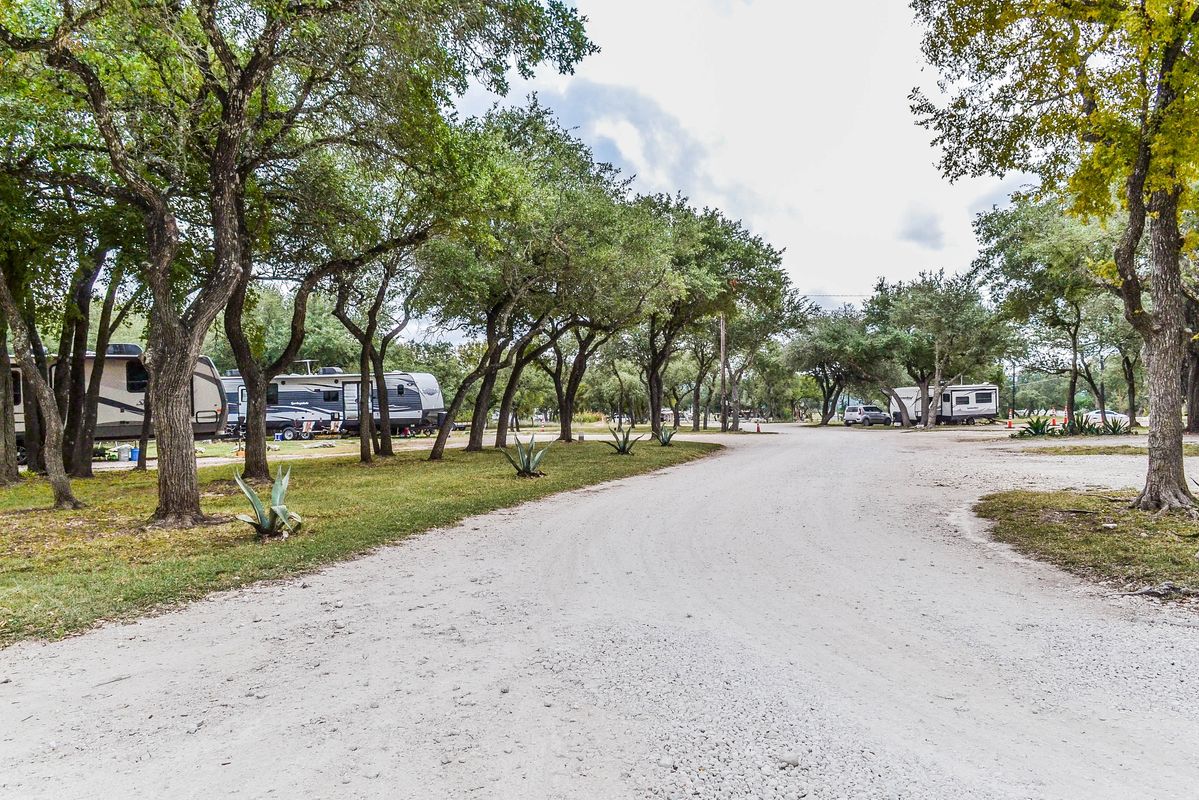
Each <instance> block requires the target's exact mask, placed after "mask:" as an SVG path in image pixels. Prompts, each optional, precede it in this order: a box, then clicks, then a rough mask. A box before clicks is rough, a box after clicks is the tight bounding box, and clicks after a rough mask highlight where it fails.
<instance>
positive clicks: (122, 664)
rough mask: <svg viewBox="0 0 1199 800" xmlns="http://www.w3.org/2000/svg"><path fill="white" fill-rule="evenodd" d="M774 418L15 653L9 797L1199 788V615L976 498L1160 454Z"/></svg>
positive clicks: (5, 705)
mask: <svg viewBox="0 0 1199 800" xmlns="http://www.w3.org/2000/svg"><path fill="white" fill-rule="evenodd" d="M775 430H777V431H778V435H771V436H744V437H732V438H730V439H729V443H730V445H731V446H730V448H729V449H728V450H727V451H726V452H723V453H721V454H719V455H717V456H714V457H711V458H708V459H705V460H703V461H701V462H698V463H694V464H689V465H685V466H681V467H677V468H674V469H670V470H666V471H664V472H660V473H656V474H653V475H648V476H642V477H637V478H631V479H628V480H623V481H619V482H616V483H611V484H607V485H605V486H602V487H597V488H593V489H590V490H584V491H580V492H575V493H573V494H569V495H560V496H557V497H554V498H550V499H548V500H545V501H541V502H538V503H535V504H531V505H527V506H524V507H521V508H519V509H513V510H508V511H502V512H497V513H493V514H490V515H487V516H484V517H478V518H474V519H472V520H469V521H467V522H466V523H464V524H462V525H460V526H458V527H455V528H453V529H449V530H442V531H436V532H432V533H429V534H426V535H424V536H421V537H419V538H416V539H414V540H412V541H409V542H407V543H405V544H402V545H400V546H396V547H392V548H388V549H385V550H382V551H380V552H378V553H375V554H373V555H370V556H367V557H364V558H361V559H358V560H356V561H353V562H349V563H345V564H342V565H339V566H335V567H332V568H329V569H326V570H324V571H323V572H321V573H319V574H316V575H312V576H309V577H307V578H305V579H304V580H303V581H300V580H296V581H292V582H289V583H286V584H278V585H269V586H259V587H256V588H252V589H248V590H243V591H238V592H231V593H227V594H223V595H220V596H216V597H213V598H211V599H210V600H207V601H205V602H201V603H196V604H194V605H192V606H190V607H188V608H186V609H183V610H180V611H176V612H172V613H168V614H163V615H161V616H158V617H155V618H151V619H145V620H142V621H140V622H137V623H135V624H128V625H111V626H107V627H105V628H103V629H100V630H97V631H94V632H92V633H89V634H87V635H84V636H80V637H77V638H74V639H70V640H67V641H63V642H58V643H54V644H23V645H18V646H16V647H11V648H9V649H7V650H5V651H2V652H0V797H4V798H22V799H24V798H41V797H45V798H90V797H102V798H109V797H172V798H205V799H207V798H215V797H247V798H260V797H280V798H294V797H304V798H414V799H416V798H419V800H431V799H434V798H472V797H478V798H512V799H513V800H525V799H526V798H528V799H536V798H602V799H604V800H607V799H608V798H626V797H627V798H643V797H648V798H658V797H662V798H676V797H677V798H684V797H699V798H762V800H765V799H766V798H801V797H807V798H820V799H821V800H824V799H826V798H827V799H829V800H831V799H832V798H871V800H874V799H875V798H908V799H914V798H937V799H938V800H940V799H942V798H954V799H955V800H956V799H958V798H1013V799H1015V798H1020V799H1025V798H1068V799H1069V800H1077V799H1078V798H1088V800H1091V799H1094V798H1127V797H1137V798H1154V799H1157V798H1193V797H1195V795H1196V792H1197V791H1199V790H1197V789H1196V787H1197V786H1199V762H1197V760H1196V759H1195V757H1194V756H1195V748H1196V742H1197V741H1199V628H1197V625H1199V615H1197V614H1195V613H1194V612H1188V611H1186V610H1185V609H1180V608H1175V607H1168V606H1161V605H1158V604H1155V603H1153V602H1151V601H1147V600H1141V599H1134V598H1128V597H1120V596H1116V595H1115V594H1114V593H1112V592H1110V591H1106V590H1103V589H1100V588H1095V587H1088V586H1085V585H1083V584H1082V583H1080V582H1079V581H1077V580H1075V579H1074V578H1071V577H1069V576H1067V575H1065V574H1063V573H1060V572H1058V571H1056V570H1055V569H1053V568H1051V567H1048V566H1044V565H1041V564H1037V563H1033V562H1030V561H1028V560H1026V559H1023V558H1021V557H1019V556H1017V555H1015V554H1014V553H1012V552H1011V551H1010V550H1008V549H1006V548H1005V547H1003V546H1001V545H997V544H995V543H993V542H991V541H989V540H988V539H987V537H986V534H985V530H984V529H983V528H982V527H981V526H980V525H979V524H978V523H977V522H976V521H974V520H973V518H972V517H971V515H970V514H969V511H968V508H969V505H970V503H971V502H972V501H973V500H974V499H975V498H976V497H978V496H979V495H980V494H982V493H984V492H986V491H988V490H990V489H993V488H1006V487H1015V486H1029V487H1033V486H1035V487H1042V488H1048V487H1055V486H1057V487H1065V486H1081V485H1100V486H1116V487H1120V486H1131V485H1133V484H1135V483H1137V482H1138V480H1139V477H1140V470H1141V469H1142V461H1141V459H1140V458H1136V457H1086V458H1078V457H1074V458H1054V457H1050V456H1025V455H1019V454H1017V453H1015V452H1014V451H1013V445H1011V444H1009V443H1007V441H1006V440H1005V439H1001V438H999V437H1000V436H1001V434H1000V432H998V431H994V432H990V433H988V432H985V431H981V430H980V431H974V430H969V431H967V430H962V431H938V432H930V433H921V432H904V431H891V430H844V429H834V430H815V429H806V428H805V429H801V428H795V427H790V426H788V427H780V428H777V429H775ZM552 468H553V466H552V454H551V463H550V466H549V469H552Z"/></svg>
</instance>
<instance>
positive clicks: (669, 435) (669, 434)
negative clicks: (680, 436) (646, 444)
mask: <svg viewBox="0 0 1199 800" xmlns="http://www.w3.org/2000/svg"><path fill="white" fill-rule="evenodd" d="M678 432H679V429H678V428H662V429H661V430H660V431H658V444H660V445H662V446H663V447H670V440H671V439H673V438H674V435H675V434H676V433H678Z"/></svg>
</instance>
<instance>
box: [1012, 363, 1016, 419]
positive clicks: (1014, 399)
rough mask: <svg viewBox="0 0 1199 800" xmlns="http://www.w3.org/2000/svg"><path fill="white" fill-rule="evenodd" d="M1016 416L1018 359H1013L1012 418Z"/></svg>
mask: <svg viewBox="0 0 1199 800" xmlns="http://www.w3.org/2000/svg"><path fill="white" fill-rule="evenodd" d="M1015 415H1016V359H1014V358H1013V359H1012V416H1015Z"/></svg>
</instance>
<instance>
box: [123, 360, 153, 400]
mask: <svg viewBox="0 0 1199 800" xmlns="http://www.w3.org/2000/svg"><path fill="white" fill-rule="evenodd" d="M149 385H150V373H149V372H147V371H146V365H145V364H143V363H142V362H140V361H127V362H125V391H127V392H133V393H135V394H140V393H142V392H145V391H146V387H147V386H149Z"/></svg>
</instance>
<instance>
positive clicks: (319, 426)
mask: <svg viewBox="0 0 1199 800" xmlns="http://www.w3.org/2000/svg"><path fill="white" fill-rule="evenodd" d="M360 380H361V379H360V377H359V375H358V374H357V373H347V372H345V371H343V370H342V369H340V368H339V367H321V368H320V369H318V370H316V371H314V372H296V373H291V374H288V375H279V376H278V377H276V378H275V379H274V380H272V381H271V383H270V385H268V386H267V396H266V427H267V430H268V431H272V432H276V431H277V432H280V433H282V435H283V438H284V439H287V440H291V439H296V438H304V437H306V436H309V435H311V433H314V432H321V431H328V430H331V429H332V428H333V427H334V422H336V423H338V424H337V427H338V428H340V429H341V430H343V431H356V430H358V426H359V415H358V395H359V389H360V386H361V383H360ZM384 381H385V383H386V384H387V401H388V403H387V407H388V412H389V417H390V420H391V427H392V431H393V432H395V433H400V432H401V431H403V429H405V428H407V429H408V430H410V431H430V430H432V429H433V428H435V427H436V426H437V424H438V420H439V417H440V415H441V414H442V413H444V411H445V401H444V399H443V398H442V394H441V386H440V385H438V383H437V378H435V377H433V376H432V375H430V374H428V373H426V372H387V373H384ZM221 384H222V385H223V387H224V391H225V398H226V402H227V403H228V405H229V430H230V431H234V432H239V431H243V430H244V429H245V419H244V414H245V405H246V387H245V382H244V381H242V379H241V377H240V376H238V375H236V374H226V375H225V376H223V377H222V378H221ZM370 408H371V410H372V412H373V414H374V419H375V421H376V422H377V421H378V420H379V411H378V408H379V398H378V391H377V390H376V386H375V382H374V380H373V378H372V380H371V392H370ZM306 423H311V424H307V425H306Z"/></svg>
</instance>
